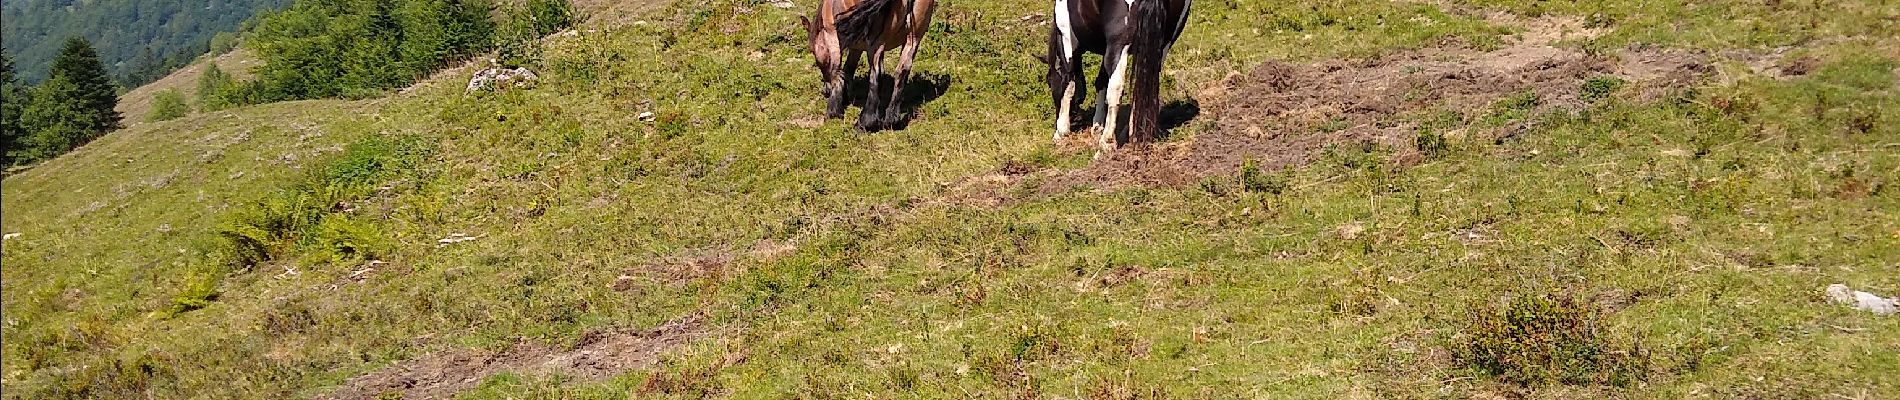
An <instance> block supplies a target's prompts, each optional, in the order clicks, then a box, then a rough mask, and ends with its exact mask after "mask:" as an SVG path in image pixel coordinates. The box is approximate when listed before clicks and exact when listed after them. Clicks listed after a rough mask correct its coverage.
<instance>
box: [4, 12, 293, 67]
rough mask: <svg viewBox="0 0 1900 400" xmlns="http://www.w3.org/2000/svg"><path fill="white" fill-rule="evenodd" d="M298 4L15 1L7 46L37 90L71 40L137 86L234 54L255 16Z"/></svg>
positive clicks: (7, 27) (8, 16)
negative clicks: (196, 61)
mask: <svg viewBox="0 0 1900 400" xmlns="http://www.w3.org/2000/svg"><path fill="white" fill-rule="evenodd" d="M287 4H290V0H92V1H76V0H9V1H7V2H5V3H4V5H0V10H4V11H3V12H4V15H0V16H3V17H4V19H5V20H6V23H5V24H0V26H3V27H0V40H3V41H4V43H5V45H6V50H7V52H8V53H9V54H11V55H12V56H13V59H14V63H15V65H14V69H15V70H16V71H18V73H19V76H20V78H21V79H22V80H23V81H24V82H26V83H30V84H38V83H39V82H40V81H42V80H45V79H46V67H47V65H48V63H50V62H52V60H53V56H54V55H56V54H58V52H59V49H60V46H61V44H62V43H64V42H65V41H66V39H67V38H69V37H84V38H86V39H87V40H89V41H91V42H92V44H93V46H95V47H96V48H97V49H98V50H99V56H100V58H101V59H102V60H103V61H105V63H106V70H107V71H108V72H110V73H111V74H112V76H113V78H114V79H116V80H117V81H118V84H119V85H120V86H122V87H126V88H131V87H136V86H138V85H141V84H144V83H146V82H151V81H153V80H156V79H158V78H160V77H163V76H165V74H166V73H169V72H170V71H171V70H173V69H176V68H178V67H181V66H184V65H185V64H188V63H190V62H191V60H192V59H193V58H196V57H197V56H198V55H200V54H204V53H205V52H206V51H208V50H210V49H212V48H214V47H221V48H222V49H229V48H230V46H231V45H232V44H234V43H235V42H236V37H237V36H236V35H235V34H234V33H233V32H236V31H237V30H238V27H239V25H241V24H243V23H244V21H245V20H248V19H250V18H251V17H252V16H254V15H257V14H259V13H262V12H264V11H268V10H276V9H281V8H283V7H284V6H285V5H287Z"/></svg>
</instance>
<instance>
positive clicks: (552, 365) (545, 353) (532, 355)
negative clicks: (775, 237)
mask: <svg viewBox="0 0 1900 400" xmlns="http://www.w3.org/2000/svg"><path fill="white" fill-rule="evenodd" d="M706 332H707V329H706V326H705V321H704V320H703V317H701V316H698V315H691V316H687V317H683V318H680V319H676V320H673V321H671V322H667V323H666V324H662V325H660V326H659V327H656V328H652V329H644V330H642V329H613V330H602V331H595V332H589V333H588V334H586V335H584V336H582V337H581V340H580V342H579V343H577V344H575V345H574V346H573V347H572V348H568V349H558V348H554V347H550V346H547V345H543V344H532V343H524V344H518V345H515V346H513V347H511V348H509V349H508V350H506V351H502V352H487V353H485V352H477V351H469V350H450V351H442V352H437V353H433V354H428V355H424V356H422V357H419V358H416V359H412V360H409V361H404V362H401V363H398V364H396V365H391V366H389V367H385V368H383V369H379V370H376V371H374V372H370V373H368V374H365V375H362V376H358V377H355V378H351V379H350V380H349V381H346V382H344V383H343V386H342V387H339V388H337V389H336V391H334V392H331V393H330V394H328V395H325V396H322V397H321V398H324V399H374V398H379V397H381V396H385V395H388V394H398V395H401V398H403V399H446V398H451V397H454V396H455V394H456V393H460V392H462V391H464V390H468V389H471V388H474V387H475V386H476V385H479V384H481V382H482V380H483V379H485V378H487V377H488V376H490V375H494V374H496V373H501V372H516V373H523V374H535V375H564V376H569V377H573V378H576V379H578V380H581V381H596V380H601V379H606V378H610V377H613V376H615V375H618V374H620V373H623V372H626V371H629V370H634V369H639V368H647V367H651V366H653V365H655V364H658V363H659V362H660V357H661V356H662V355H663V354H664V353H665V352H666V351H667V350H671V349H673V348H675V347H679V346H680V345H683V344H686V343H688V342H691V341H692V340H694V339H697V338H700V337H703V336H705V335H706Z"/></svg>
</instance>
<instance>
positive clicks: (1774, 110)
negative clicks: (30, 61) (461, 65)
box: [0, 0, 1900, 399]
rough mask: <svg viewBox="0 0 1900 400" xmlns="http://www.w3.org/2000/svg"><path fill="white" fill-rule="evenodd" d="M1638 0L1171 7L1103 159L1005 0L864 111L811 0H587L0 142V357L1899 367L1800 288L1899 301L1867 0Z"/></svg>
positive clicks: (1475, 392) (398, 382) (1580, 372)
mask: <svg viewBox="0 0 1900 400" xmlns="http://www.w3.org/2000/svg"><path fill="white" fill-rule="evenodd" d="M1638 4H1639V3H1637V2H1601V3H1591V4H1582V5H1573V4H1570V3H1550V2H1537V3H1520V2H1494V1H1481V2H1432V3H1393V2H1370V1H1336V2H1322V3H1311V2H1307V3H1288V2H1273V1H1232V2H1204V3H1203V4H1197V5H1196V9H1195V15H1194V16H1193V19H1192V20H1191V21H1190V25H1189V29H1188V31H1187V33H1186V34H1185V35H1184V37H1183V38H1182V41H1181V43H1180V44H1179V45H1177V47H1176V48H1175V50H1174V56H1173V58H1171V59H1170V60H1169V63H1168V68H1169V70H1170V74H1169V77H1168V78H1167V79H1166V86H1165V87H1164V93H1167V94H1168V96H1169V99H1170V100H1175V101H1174V103H1173V105H1172V107H1171V110H1172V111H1171V114H1172V115H1173V116H1174V119H1176V120H1177V123H1176V124H1175V125H1178V127H1176V128H1175V129H1174V130H1173V133H1172V135H1170V136H1169V137H1168V138H1167V139H1166V141H1165V143H1163V144H1161V145H1158V146H1156V147H1155V148H1153V149H1146V150H1130V151H1127V152H1124V153H1121V154H1117V155H1115V156H1113V157H1110V158H1108V159H1106V160H1103V161H1091V156H1092V154H1091V153H1090V152H1089V150H1088V146H1086V145H1085V144H1082V143H1062V144H1057V143H1049V141H1048V126H1049V125H1050V121H1049V118H1050V117H1049V114H1050V112H1049V111H1048V110H1046V109H1045V108H1046V105H1047V104H1048V98H1047V94H1046V93H1044V92H1045V91H1046V86H1044V85H1043V84H1042V83H1041V82H1040V81H1039V77H1040V76H1041V72H1040V70H1039V69H1038V68H1039V67H1040V66H1041V65H1040V64H1037V63H1036V61H1034V60H1033V59H1031V58H1030V57H1029V56H1028V53H1030V52H1036V51H1038V50H1040V48H1041V46H1040V41H1039V39H1040V38H1043V37H1046V36H1045V35H1046V31H1045V30H1046V29H1048V28H1047V24H1048V20H1049V18H1048V17H1047V16H1046V13H1047V11H1046V10H1044V9H1042V8H1041V7H1037V8H1034V9H1028V10H1025V9H1024V7H1023V6H1022V5H1021V4H1019V3H1014V2H1001V1H991V0H970V1H965V2H957V3H945V4H943V5H942V6H941V7H940V9H939V10H938V12H937V16H936V23H935V25H934V26H933V30H932V32H931V36H930V38H929V39H928V46H929V47H927V48H926V49H925V50H924V51H923V54H922V56H920V58H919V60H918V62H917V64H918V67H917V69H918V71H919V72H918V75H917V77H916V80H918V81H921V83H920V84H918V85H915V87H913V88H910V89H909V90H908V91H907V94H908V95H909V96H910V97H911V98H912V99H913V100H915V101H916V102H917V103H919V105H918V106H917V107H916V111H915V112H914V113H913V115H914V117H913V120H912V121H911V123H910V126H909V129H908V130H904V131H898V132H887V133H878V134H863V133H858V132H854V131H852V130H851V128H850V126H849V123H848V121H849V119H847V120H844V121H836V120H834V121H825V120H823V119H822V117H821V111H820V110H821V108H822V105H821V101H820V99H819V98H818V96H817V93H816V92H817V90H816V89H817V86H818V85H817V83H818V82H817V78H816V74H815V73H814V72H813V71H811V70H810V69H811V67H810V61H809V55H807V53H806V52H805V50H804V49H803V48H802V46H803V43H804V39H803V37H802V36H801V34H800V32H801V31H800V30H798V29H796V27H797V23H796V16H797V15H798V14H799V13H803V12H805V7H808V6H809V5H810V4H807V3H800V6H799V7H796V8H792V9H780V8H776V7H772V6H771V5H769V4H758V3H755V2H744V1H724V0H683V1H680V2H676V3H674V4H669V5H665V6H656V7H651V8H644V7H632V8H630V9H635V10H642V11H638V14H635V15H612V16H606V17H602V18H599V19H597V21H615V22H614V23H613V24H612V25H607V24H605V23H604V22H599V23H601V25H594V26H589V27H586V28H584V29H582V30H581V31H580V33H578V34H576V35H571V36H564V35H556V36H555V37H553V38H551V39H549V41H548V44H547V45H548V49H547V52H546V53H545V54H544V61H543V62H542V66H541V68H539V70H538V72H540V73H541V75H542V77H543V78H544V81H543V82H542V84H541V85H540V86H539V87H537V88H535V89H531V90H523V91H507V92H500V93H490V94H464V93H463V92H462V88H461V83H462V82H459V81H458V78H460V77H455V76H450V77H441V78H438V79H437V80H434V81H430V82H427V83H424V84H422V85H420V86H418V87H416V88H413V89H411V90H405V91H403V92H402V94H399V95H395V96H394V97H391V98H386V99H375V100H364V101H354V102H345V101H307V102H292V103H280V104H270V105H264V106H255V107H245V108H239V109H234V110H228V111H221V112H213V113H200V114H195V115H192V116H188V117H186V118H182V119H178V120H174V121H168V122H160V123H149V124H142V125H138V126H134V127H131V128H128V129H126V130H124V131H121V132H117V133H113V134H111V135H108V136H106V137H104V138H102V139H99V140H98V141H95V142H92V143H91V144H88V145H86V146H85V147H82V148H80V149H79V150H77V151H75V152H73V153H70V154H67V155H65V156H63V157H61V158H58V159H55V160H52V161H49V162H46V163H44V164H42V165H40V166H38V167H36V168H34V169H32V170H29V171H26V172H23V173H20V174H18V175H14V176H10V177H7V178H6V180H5V181H4V184H0V190H4V193H3V195H4V196H0V201H4V205H3V206H4V210H5V212H4V214H0V229H3V230H4V231H5V232H7V233H9V234H11V233H19V235H18V236H16V237H12V238H10V239H7V240H6V241H5V245H4V252H3V257H0V262H4V264H5V266H6V268H5V269H4V270H0V281H3V282H4V284H0V296H4V297H3V298H0V300H3V303H4V307H5V316H6V317H5V321H4V324H0V333H4V335H5V343H4V352H3V353H0V384H3V385H4V386H5V389H6V390H5V391H4V393H5V394H4V396H6V397H7V398H74V397H77V398H85V397H97V398H126V397H156V398H305V397H311V398H332V397H334V398H364V397H367V398H375V397H378V396H385V395H388V396H406V397H408V398H451V397H453V398H466V399H501V398H626V397H630V396H631V397H652V398H704V397H715V398H783V397H797V398H835V397H873V398H887V397H903V396H916V397H927V398H968V397H985V398H1003V397H1010V398H1234V397H1274V398H1281V397H1312V398H1339V397H1350V398H1395V397H1396V398H1423V397H1487V398H1498V397H1503V398H1520V397H1530V398H1575V397H1598V396H1616V397H1630V398H1683V397H1712V398H1736V397H1776V398H1822V397H1830V396H1834V397H1845V398H1870V399H1871V398H1892V397H1896V396H1900V384H1896V383H1895V382H1894V381H1893V380H1891V379H1888V378H1887V377H1890V376H1893V375H1894V374H1895V373H1896V372H1900V355H1897V353H1895V352H1893V351H1892V349H1893V348H1894V347H1895V344H1896V343H1900V320H1897V319H1896V318H1893V317H1878V316H1874V315H1871V314H1869V313H1864V312H1859V311H1855V310H1851V309H1848V308H1845V307H1841V306H1838V305H1834V304H1828V303H1827V302H1826V301H1825V298H1824V297H1823V296H1822V292H1821V290H1822V287H1823V286H1825V285H1827V284H1829V283H1837V282H1838V283H1847V284H1849V285H1851V286H1854V287H1855V288H1857V289H1860V290H1867V291H1871V292H1876V293H1882V294H1886V295H1894V294H1900V274H1896V273H1895V272H1896V271H1900V186H1895V185H1896V182H1900V159H1897V158H1896V154H1900V142H1896V140H1895V138H1900V87H1897V86H1896V81H1900V61H1896V59H1900V47H1895V46H1896V44H1897V43H1900V40H1895V39H1896V38H1900V26H1896V24H1900V21H1895V20H1893V19H1891V18H1889V17H1887V16H1891V15H1895V14H1896V13H1900V6H1896V5H1892V4H1885V5H1883V4H1881V3H1877V2H1839V3H1828V4H1823V5H1820V6H1817V5H1814V4H1807V3H1803V4H1792V3H1782V4H1780V5H1776V6H1766V5H1761V4H1759V3H1746V4H1743V3H1728V2H1715V3H1708V2H1699V3H1680V4H1677V3H1670V4H1668V5H1662V6H1652V8H1642V9H1640V11H1641V12H1639V7H1638ZM1652 9H1653V10H1657V11H1655V12H1650V10H1652ZM623 22H624V23H623ZM853 109H854V110H855V107H853ZM646 112H651V113H653V117H652V118H650V119H647V118H641V117H640V115H641V114H642V113H646ZM220 232H240V233H242V234H243V235H249V236H246V237H263V238H266V239H267V240H262V241H260V242H261V244H262V246H261V247H259V250H258V251H260V252H261V253H259V254H261V255H258V254H251V253H245V254H249V255H244V254H238V253H237V252H238V250H233V249H232V248H231V247H224V245H222V244H221V243H227V242H225V241H223V239H220V235H221V234H220ZM237 256H245V257H251V258H248V259H258V260H261V261H260V262H257V263H255V264H254V265H245V264H242V263H240V264H238V266H237V267H229V265H231V264H229V263H225V262H224V261H229V258H230V257H237ZM1525 333H1529V334H1525ZM600 354H606V355H609V356H607V357H601V356H599V355H600Z"/></svg>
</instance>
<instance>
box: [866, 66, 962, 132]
mask: <svg viewBox="0 0 1900 400" xmlns="http://www.w3.org/2000/svg"><path fill="white" fill-rule="evenodd" d="M879 78H880V79H883V80H881V81H878V86H880V87H891V85H895V84H896V82H895V81H896V79H897V78H896V77H893V76H891V75H890V74H884V75H882V76H880V77H879ZM951 82H953V80H952V79H950V76H949V75H944V74H939V73H930V72H920V71H911V74H910V80H909V81H907V82H904V87H902V88H900V90H899V91H898V92H897V96H898V97H897V101H898V102H899V103H898V104H897V109H898V111H899V112H902V113H903V117H902V118H900V119H899V120H898V122H897V126H895V127H892V128H891V129H892V130H903V129H904V128H907V127H909V126H910V120H911V118H912V117H914V116H916V114H917V109H918V108H922V107H923V106H924V104H927V103H930V102H931V101H934V100H936V99H937V98H938V97H943V94H944V93H949V92H950V84H951ZM845 84H846V85H847V87H846V90H849V92H847V93H849V94H850V96H851V97H850V98H848V99H846V101H848V102H850V104H854V105H857V106H858V108H859V109H860V112H862V109H863V107H864V99H865V96H866V95H867V94H868V91H869V90H870V84H871V81H870V80H868V79H865V78H861V77H852V78H851V79H850V80H848V81H846V82H845Z"/></svg>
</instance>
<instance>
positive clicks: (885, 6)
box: [838, 0, 903, 49]
mask: <svg viewBox="0 0 1900 400" xmlns="http://www.w3.org/2000/svg"><path fill="white" fill-rule="evenodd" d="M898 3H903V0H864V1H862V2H858V4H857V5H856V6H853V7H851V9H850V10H846V11H845V12H844V15H840V16H838V39H839V43H840V44H842V45H844V46H845V47H847V48H848V47H850V46H851V45H852V44H854V43H863V44H864V47H865V48H866V49H869V48H871V47H874V46H871V42H872V41H875V40H882V38H880V37H879V36H883V35H884V25H885V23H886V22H888V21H889V20H888V19H886V18H889V17H888V16H887V14H889V13H890V12H891V7H893V6H895V5H896V4H898Z"/></svg>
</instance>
